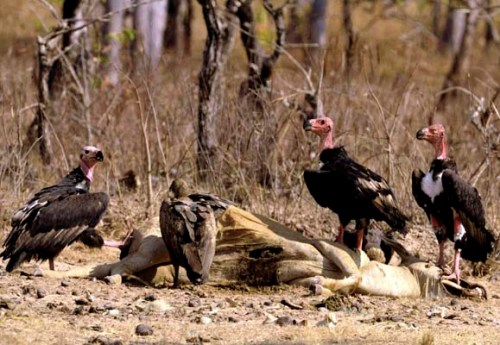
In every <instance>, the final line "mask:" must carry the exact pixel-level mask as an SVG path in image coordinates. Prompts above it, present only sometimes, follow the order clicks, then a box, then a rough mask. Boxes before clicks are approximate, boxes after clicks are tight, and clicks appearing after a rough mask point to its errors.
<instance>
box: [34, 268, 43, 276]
mask: <svg viewBox="0 0 500 345" xmlns="http://www.w3.org/2000/svg"><path fill="white" fill-rule="evenodd" d="M33 277H43V270H42V269H41V268H37V269H35V272H33Z"/></svg>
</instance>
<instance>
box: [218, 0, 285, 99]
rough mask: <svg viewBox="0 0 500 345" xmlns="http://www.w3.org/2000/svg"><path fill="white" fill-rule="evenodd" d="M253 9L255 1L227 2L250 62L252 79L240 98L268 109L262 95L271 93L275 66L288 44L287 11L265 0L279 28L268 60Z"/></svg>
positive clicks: (250, 77)
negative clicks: (270, 84) (242, 97)
mask: <svg viewBox="0 0 500 345" xmlns="http://www.w3.org/2000/svg"><path fill="white" fill-rule="evenodd" d="M285 4H286V2H285ZM251 5H252V0H243V1H239V0H238V1H235V0H228V2H227V7H228V9H229V11H231V12H232V13H234V14H235V15H236V17H238V19H239V22H240V33H241V41H242V42H243V46H244V48H245V52H246V55H247V59H248V63H247V65H248V77H247V79H246V80H245V81H244V82H243V83H242V85H241V88H240V95H241V96H247V97H249V98H251V105H255V106H257V107H258V108H260V109H262V108H263V106H264V100H263V96H264V95H263V94H262V92H266V91H267V90H268V84H269V81H270V78H271V75H272V70H273V66H274V64H275V63H276V61H277V60H278V58H279V57H280V55H281V52H282V49H283V44H284V41H285V20H284V15H283V8H284V7H283V6H282V7H279V8H277V9H274V7H273V6H272V4H271V3H270V2H269V1H268V0H264V7H265V9H266V11H267V12H268V13H269V14H270V15H271V16H272V17H273V20H274V23H275V27H276V42H275V46H274V49H273V51H272V52H271V53H270V54H269V55H267V56H266V55H265V53H264V51H263V49H262V47H261V46H260V45H259V43H258V40H257V35H256V30H255V21H254V15H253V11H252V6H251Z"/></svg>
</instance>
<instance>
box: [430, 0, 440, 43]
mask: <svg viewBox="0 0 500 345" xmlns="http://www.w3.org/2000/svg"><path fill="white" fill-rule="evenodd" d="M440 18H441V0H432V32H433V33H434V35H436V37H438V36H439V34H440V32H441V29H440V27H441V25H440Z"/></svg>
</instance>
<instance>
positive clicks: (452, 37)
mask: <svg viewBox="0 0 500 345" xmlns="http://www.w3.org/2000/svg"><path fill="white" fill-rule="evenodd" d="M466 22H467V11H466V9H464V8H457V7H454V2H453V1H450V4H449V6H448V14H447V16H446V26H445V28H444V31H443V35H442V36H441V41H440V45H439V49H440V51H444V50H445V49H446V48H449V49H451V52H452V53H453V54H457V53H458V52H459V50H460V49H461V45H462V40H463V36H464V32H465V26H466Z"/></svg>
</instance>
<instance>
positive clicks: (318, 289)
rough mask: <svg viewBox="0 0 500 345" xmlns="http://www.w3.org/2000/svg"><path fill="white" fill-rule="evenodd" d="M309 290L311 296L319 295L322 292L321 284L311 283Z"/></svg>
mask: <svg viewBox="0 0 500 345" xmlns="http://www.w3.org/2000/svg"><path fill="white" fill-rule="evenodd" d="M309 291H311V294H312V295H313V296H319V295H321V294H322V293H323V286H321V285H319V284H311V285H309Z"/></svg>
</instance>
